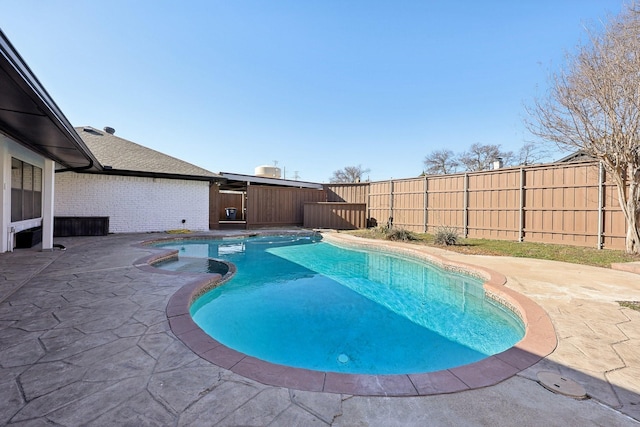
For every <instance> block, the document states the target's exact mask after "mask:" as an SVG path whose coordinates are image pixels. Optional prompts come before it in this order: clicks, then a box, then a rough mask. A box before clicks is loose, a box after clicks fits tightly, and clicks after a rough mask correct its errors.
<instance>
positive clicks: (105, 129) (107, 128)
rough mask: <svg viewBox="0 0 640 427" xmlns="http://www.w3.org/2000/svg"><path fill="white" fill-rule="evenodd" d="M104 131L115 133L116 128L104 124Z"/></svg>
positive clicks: (110, 133)
mask: <svg viewBox="0 0 640 427" xmlns="http://www.w3.org/2000/svg"><path fill="white" fill-rule="evenodd" d="M104 131H105V132H106V133H108V134H109V135H113V134H114V133H116V130H115V129H114V128H112V127H109V126H105V128H104Z"/></svg>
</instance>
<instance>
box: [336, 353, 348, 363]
mask: <svg viewBox="0 0 640 427" xmlns="http://www.w3.org/2000/svg"><path fill="white" fill-rule="evenodd" d="M348 361H349V356H347V355H346V354H344V353H342V354H341V355H340V356H338V362H340V363H347V362H348Z"/></svg>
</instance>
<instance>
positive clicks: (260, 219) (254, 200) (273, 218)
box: [247, 185, 326, 228]
mask: <svg viewBox="0 0 640 427" xmlns="http://www.w3.org/2000/svg"><path fill="white" fill-rule="evenodd" d="M325 200H326V193H325V192H324V190H315V189H309V188H291V187H268V186H258V185H250V186H249V187H247V228H251V227H276V226H286V225H297V226H301V225H302V224H303V217H304V204H305V203H306V202H324V201H325Z"/></svg>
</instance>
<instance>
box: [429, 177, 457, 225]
mask: <svg viewBox="0 0 640 427" xmlns="http://www.w3.org/2000/svg"><path fill="white" fill-rule="evenodd" d="M465 179H466V177H465V175H462V174H457V175H443V176H433V177H431V176H430V177H428V181H427V189H428V193H427V210H428V212H427V232H428V233H434V232H436V231H437V229H438V228H439V227H442V226H447V227H454V228H456V229H458V230H459V231H460V232H461V231H462V230H463V228H464V181H465Z"/></svg>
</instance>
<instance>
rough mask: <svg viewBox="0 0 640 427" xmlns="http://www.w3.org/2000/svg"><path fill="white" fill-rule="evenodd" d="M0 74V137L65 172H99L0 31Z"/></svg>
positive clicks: (98, 168)
mask: <svg viewBox="0 0 640 427" xmlns="http://www.w3.org/2000/svg"><path fill="white" fill-rule="evenodd" d="M0 72H1V73H2V74H4V75H3V76H1V77H3V78H5V79H8V80H6V82H5V84H4V85H2V86H0V88H1V89H2V90H0V95H2V97H3V100H2V104H1V105H0V131H1V132H2V133H4V134H5V135H7V136H8V137H10V138H11V139H13V140H15V141H16V142H18V143H19V144H21V145H24V146H25V147H27V148H29V149H30V150H32V151H34V152H37V153H39V154H41V155H43V156H44V157H47V158H49V159H51V160H54V161H55V162H56V163H58V164H60V165H62V166H64V167H66V168H69V169H93V170H100V169H101V168H102V167H101V165H100V162H98V160H97V159H96V158H95V157H94V156H93V154H92V153H91V151H89V149H88V148H87V146H86V145H85V144H84V142H83V141H82V139H81V138H80V136H79V135H78V134H77V132H76V131H75V129H74V128H73V126H71V124H70V123H69V121H68V120H67V118H66V117H65V116H64V114H63V113H62V111H61V110H60V108H59V107H58V106H57V105H56V103H55V102H54V101H53V99H52V98H51V96H50V95H49V94H48V92H47V91H46V89H45V88H44V86H42V84H41V83H40V81H39V80H38V79H37V77H36V76H35V75H34V74H33V72H32V71H31V69H30V68H29V66H28V65H27V64H26V62H25V61H24V60H23V59H22V57H21V56H20V54H19V53H18V51H17V50H16V49H15V48H14V47H13V45H12V44H11V42H10V41H9V39H8V38H7V37H6V35H5V34H4V33H3V32H2V30H0ZM12 107H25V108H12Z"/></svg>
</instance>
